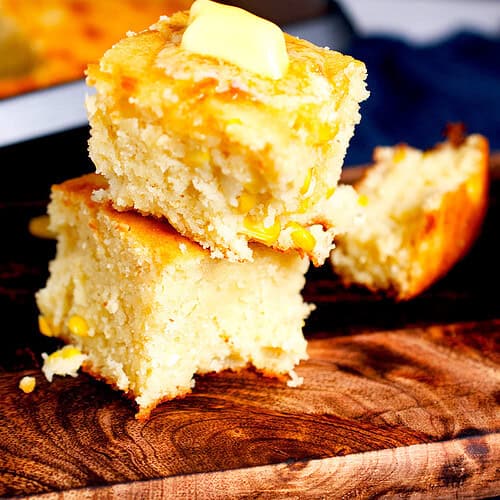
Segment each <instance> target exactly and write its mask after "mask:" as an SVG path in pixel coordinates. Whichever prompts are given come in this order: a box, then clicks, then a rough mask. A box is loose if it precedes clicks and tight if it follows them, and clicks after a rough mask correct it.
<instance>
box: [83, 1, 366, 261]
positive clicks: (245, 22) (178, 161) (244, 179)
mask: <svg viewBox="0 0 500 500" xmlns="http://www.w3.org/2000/svg"><path fill="white" fill-rule="evenodd" d="M226 9H229V10H226ZM231 9H235V8H234V7H229V6H222V5H217V4H216V5H215V6H214V4H213V2H208V1H206V0H205V1H200V0H198V2H195V3H194V4H193V7H192V10H191V13H190V12H187V11H186V12H180V13H177V14H175V15H173V16H172V17H169V18H168V17H163V18H161V19H160V20H159V21H158V23H157V24H155V25H153V26H152V27H151V28H150V29H149V30H147V31H144V32H141V33H138V34H129V36H128V37H127V38H124V39H123V40H121V41H120V42H119V43H117V44H116V45H115V46H114V47H112V48H111V49H110V50H108V51H107V52H106V53H105V54H104V56H103V57H102V59H101V61H100V62H99V64H93V65H90V66H89V69H88V73H87V74H88V83H89V84H90V85H92V86H94V87H95V88H96V95H94V96H91V97H89V98H88V101H87V107H88V110H89V120H90V125H91V139H90V143H89V150H90V156H91V158H92V160H93V162H94V163H95V166H96V170H97V172H98V173H100V174H102V175H104V176H105V177H106V179H107V180H108V182H109V188H108V189H106V190H102V191H101V192H100V194H99V196H100V199H110V200H112V202H113V205H114V207H115V208H116V209H118V210H124V209H131V208H132V209H136V210H138V211H140V212H141V213H143V214H151V215H153V216H156V217H159V218H166V219H168V221H169V222H170V223H171V224H172V226H173V227H174V228H175V229H176V230H177V231H179V232H180V233H182V234H183V235H184V236H186V237H188V238H190V239H192V240H195V241H197V242H198V243H200V244H201V245H202V246H203V247H206V248H209V249H210V250H211V255H212V256H213V257H220V258H227V259H229V260H232V261H248V260H251V259H252V258H255V255H254V251H253V247H252V246H251V245H250V243H251V242H255V241H257V242H260V243H263V244H264V245H267V246H269V247H271V248H273V249H277V250H280V251H288V250H291V249H295V250H298V251H299V252H300V253H301V254H303V255H304V254H306V255H308V256H309V257H310V258H311V259H312V260H313V262H314V263H315V264H316V265H320V264H321V263H323V262H324V260H325V259H326V258H327V256H328V255H329V252H330V250H331V248H332V246H333V239H334V236H335V234H336V233H338V232H342V231H345V229H346V228H347V227H348V226H349V225H350V222H351V215H352V213H353V203H354V200H355V195H354V193H353V192H352V190H351V189H350V187H341V188H338V189H337V183H338V180H339V176H340V172H341V168H342V163H343V159H344V155H345V153H346V149H347V146H348V142H349V140H350V138H351V136H352V135H353V132H354V127H355V125H356V124H357V123H358V122H359V120H360V114H359V102H360V101H362V100H364V99H365V98H366V97H367V95H368V93H367V91H366V88H365V82H364V80H365V77H366V69H365V66H364V64H363V63H361V62H359V61H357V60H355V59H353V58H352V57H349V56H346V55H342V54H340V53H338V52H335V51H332V50H328V49H326V48H319V47H316V46H314V45H313V44H311V43H309V42H307V41H304V40H300V39H297V38H294V37H292V36H289V35H286V34H283V33H282V32H279V36H277V34H276V30H272V29H270V28H269V30H270V31H268V25H265V26H267V27H263V25H262V24H260V23H258V22H257V21H255V20H254V19H253V18H251V19H249V18H247V17H246V16H247V15H248V16H250V14H248V13H246V12H245V11H241V9H236V11H234V10H231ZM190 16H191V17H190ZM218 16H222V21H221V20H220V18H219V17H218ZM253 17H255V16H253ZM224 20H226V21H227V22H225V25H226V26H227V29H228V30H229V31H230V32H231V33H234V36H233V40H234V45H235V47H239V46H241V47H246V48H248V47H249V44H248V43H245V44H244V43H243V42H242V43H239V36H241V37H243V39H244V40H246V39H252V37H253V39H254V40H256V41H255V50H258V51H259V50H260V51H261V52H262V53H260V52H259V53H257V54H256V53H252V52H251V51H250V50H246V49H245V50H239V49H238V50H237V49H235V50H234V51H233V52H231V51H229V52H230V53H229V54H228V51H226V50H222V48H221V46H223V47H227V46H229V47H230V46H231V45H232V40H231V39H228V40H226V41H225V43H224V44H219V46H218V47H217V46H213V45H214V43H215V42H214V43H211V40H212V42H213V37H209V36H208V35H206V38H205V39H203V36H204V35H203V34H204V33H205V34H206V33H208V34H210V33H212V32H213V31H214V30H215V31H217V29H215V28H214V26H215V27H217V26H221V25H223V24H224ZM254 21H255V22H254ZM261 21H263V20H261ZM266 22H267V21H266ZM211 23H213V24H211ZM200 26H201V27H200ZM276 29H278V28H277V27H276ZM193 31H194V35H193V33H192V32H193ZM238 31H241V34H240V35H238V34H237V33H238ZM278 31H279V29H278ZM218 32H219V33H220V36H223V35H224V33H223V31H221V30H220V29H218ZM185 34H186V35H187V34H189V37H186V38H185V37H184V35H185ZM200 37H201V38H200ZM279 37H281V40H282V42H283V44H282V45H280V41H279ZM200 40H201V41H200ZM203 40H205V43H206V45H207V46H208V45H210V47H209V49H207V51H206V53H203V54H202V53H199V52H201V51H202V49H201V48H199V47H200V46H203V43H202V42H203ZM262 40H264V42H263V41H262ZM281 49H283V50H281ZM218 51H219V52H220V56H218V55H217V54H218V53H219V52H218ZM283 51H284V52H283ZM238 58H239V59H238ZM266 58H269V60H267V59H266ZM261 59H266V60H267V62H266V64H264V67H262V66H261V65H259V64H258V61H260V60H261Z"/></svg>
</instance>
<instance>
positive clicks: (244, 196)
mask: <svg viewBox="0 0 500 500" xmlns="http://www.w3.org/2000/svg"><path fill="white" fill-rule="evenodd" d="M255 205H257V197H256V196H255V195H253V194H250V193H247V192H246V191H243V192H242V193H241V194H240V195H239V196H238V210H239V212H240V213H242V214H246V213H248V212H249V211H250V210H252V208H253V207H255Z"/></svg>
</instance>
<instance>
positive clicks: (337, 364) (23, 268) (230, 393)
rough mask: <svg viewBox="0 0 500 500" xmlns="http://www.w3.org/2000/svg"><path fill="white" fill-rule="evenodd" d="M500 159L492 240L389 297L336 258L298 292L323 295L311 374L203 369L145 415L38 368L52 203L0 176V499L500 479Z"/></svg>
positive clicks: (406, 491) (488, 235)
mask: <svg viewBox="0 0 500 500" xmlns="http://www.w3.org/2000/svg"><path fill="white" fill-rule="evenodd" d="M351 172H352V175H353V176H355V175H357V173H356V172H358V171H355V170H352V171H351ZM358 173H359V172H358ZM59 174H61V175H64V174H66V175H65V176H66V177H68V176H69V174H68V173H67V172H63V171H61V172H59V171H58V172H57V173H56V174H54V176H55V177H57V175H59ZM493 174H494V181H493V183H492V189H491V203H490V209H489V212H488V216H487V220H486V222H485V225H484V228H483V231H482V234H481V237H480V239H479V240H478V242H477V244H476V245H475V246H474V248H473V249H472V251H471V252H470V254H469V255H468V256H467V257H466V258H465V259H464V260H463V261H462V262H461V263H459V264H458V265H457V266H456V267H455V268H454V269H453V270H452V272H451V273H450V274H449V275H448V276H446V277H445V278H443V279H442V280H441V281H440V282H439V283H437V284H436V285H435V286H434V287H432V288H431V289H429V290H428V291H427V292H425V293H424V294H423V295H421V296H420V297H417V298H416V299H414V300H412V301H410V302H407V303H401V304H395V303H393V302H391V301H388V300H386V299H384V298H382V297H378V296H376V295H373V294H369V293H367V292H365V291H363V290H357V289H355V288H351V289H344V288H343V287H342V286H341V285H340V283H339V282H338V281H337V280H336V278H335V276H334V275H333V273H332V271H331V269H330V268H329V267H328V266H324V267H322V268H320V269H315V270H311V271H310V272H309V274H308V282H307V285H306V289H305V291H304V294H305V296H306V299H307V300H310V301H313V302H315V303H316V304H317V306H318V309H317V311H315V313H314V314H313V316H312V317H311V318H310V321H309V322H308V324H307V328H306V334H307V336H308V339H309V355H310V359H309V361H307V362H305V363H303V364H301V365H300V367H299V368H298V373H299V375H301V376H303V377H304V384H303V385H302V386H301V387H299V388H288V387H286V386H285V385H283V384H281V383H279V382H277V381H273V380H270V379H265V378H263V377H261V376H259V375H257V374H256V373H254V372H252V371H250V370H249V371H245V372H243V373H239V374H235V373H230V372H228V373H223V374H217V375H208V376H204V377H199V378H198V379H197V384H196V388H195V390H194V392H193V394H192V395H190V396H188V397H186V398H184V399H179V400H175V401H172V402H169V403H165V404H163V405H161V406H160V407H158V408H157V409H156V410H155V411H154V412H153V413H152V416H151V418H150V420H149V421H147V422H138V421H137V420H135V419H134V408H133V407H132V406H131V404H130V403H129V402H128V401H127V400H125V399H124V398H122V397H121V396H120V394H119V393H117V392H114V391H112V390H111V389H110V388H109V387H107V386H106V385H104V384H102V383H100V382H97V381H95V380H93V379H91V378H90V377H88V376H86V375H80V376H79V377H77V378H74V379H73V378H59V377H57V378H56V379H55V381H54V382H53V383H51V384H49V383H48V382H47V381H46V380H45V378H44V377H43V375H42V374H41V372H40V364H41V357H40V354H41V352H43V351H52V350H53V349H54V348H55V347H56V346H57V345H58V344H57V341H55V340H54V339H48V338H45V337H43V336H41V335H39V334H38V333H37V328H36V308H35V305H34V300H33V293H34V291H35V290H36V289H38V288H39V287H40V286H42V285H43V283H44V282H45V279H46V277H47V260H48V259H49V257H50V256H51V255H53V252H54V244H53V242H50V241H43V240H36V239H34V238H32V237H31V236H30V235H29V234H28V233H27V230H26V228H27V223H28V221H29V219H30V217H32V216H34V215H38V214H40V213H42V212H43V210H44V207H45V203H46V200H45V199H44V197H43V194H42V196H40V194H41V193H40V191H42V190H47V189H48V188H47V185H48V183H47V182H46V181H45V180H41V181H40V184H39V185H36V182H35V183H34V184H35V185H34V186H30V188H29V189H27V190H24V191H23V196H18V197H15V196H14V195H13V194H12V193H11V189H12V188H11V189H8V188H7V187H6V186H5V185H4V187H0V196H1V197H2V198H0V200H4V201H0V220H1V223H2V227H3V228H4V234H8V235H9V239H8V243H7V244H3V245H1V248H0V255H1V256H2V260H1V264H0V311H1V317H2V319H3V321H2V330H3V337H4V347H3V349H2V350H1V351H0V400H1V401H2V404H1V407H0V496H2V497H8V496H16V495H18V496H23V495H31V494H36V495H40V498H102V497H106V498H114V497H117V498H123V497H143V498H144V497H146V498H157V497H158V496H166V497H179V498H186V497H188V498H192V497H197V498H255V497H261V498H274V497H276V496H287V497H295V498H317V497H324V498H332V497H335V498H340V497H342V498H369V497H370V498H371V497H379V496H380V497H385V496H388V497H389V496H395V495H399V496H403V497H410V496H421V497H427V496H439V497H456V496H463V497H474V498H479V497H487V496H494V495H495V494H498V493H500V470H499V463H500V435H499V432H500V412H499V403H500V369H499V367H500V349H499V340H500V301H499V294H498V292H497V291H496V290H495V289H494V288H493V290H490V286H489V285H491V284H496V283H498V282H499V281H500V272H499V271H500V270H499V266H498V255H499V250H500V242H499V237H498V227H499V221H500V213H499V211H500V210H499V203H498V201H499V200H500V182H499V180H498V179H499V176H498V174H497V170H496V169H495V168H494V169H493ZM8 175H11V176H15V175H20V174H16V173H9V174H8ZM40 175H42V174H40ZM43 175H44V176H46V173H44V174H43ZM43 179H45V177H43ZM11 180H12V179H11ZM12 185H13V184H12V183H11V184H9V186H10V187H11V186H12ZM46 192H48V190H47V191H46ZM4 241H5V240H4ZM24 375H32V376H34V377H35V378H36V380H37V387H36V390H35V392H33V393H31V394H23V393H22V392H21V391H20V390H19V389H18V383H19V380H20V378H21V377H23V376H24ZM44 493H45V495H44Z"/></svg>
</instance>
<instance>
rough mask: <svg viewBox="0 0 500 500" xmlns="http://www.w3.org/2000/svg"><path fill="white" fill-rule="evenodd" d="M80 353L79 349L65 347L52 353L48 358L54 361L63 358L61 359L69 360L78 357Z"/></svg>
mask: <svg viewBox="0 0 500 500" xmlns="http://www.w3.org/2000/svg"><path fill="white" fill-rule="evenodd" d="M81 354H82V352H81V351H80V349H78V348H77V347H75V346H72V345H66V346H64V347H63V348H62V349H59V350H58V351H55V352H53V353H52V354H51V355H50V356H49V358H50V359H54V358H63V359H70V358H73V357H75V356H80V355H81Z"/></svg>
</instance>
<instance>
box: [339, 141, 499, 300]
mask: <svg viewBox="0 0 500 500" xmlns="http://www.w3.org/2000/svg"><path fill="white" fill-rule="evenodd" d="M455 135H456V134H455ZM451 139H452V137H450V140H448V141H446V142H443V143H441V144H439V145H437V146H436V147H435V148H434V149H431V150H429V151H425V152H424V151H420V150H417V149H414V148H411V147H409V146H407V145H404V144H403V145H398V146H395V147H378V148H376V149H375V152H374V160H375V164H374V165H373V166H372V167H371V168H369V170H368V171H367V173H366V175H365V176H364V178H362V180H361V181H360V182H359V183H358V184H357V185H356V189H357V191H358V192H359V196H360V198H359V201H360V203H361V205H363V210H364V214H363V215H364V217H365V223H364V224H362V225H358V226H356V228H355V230H353V231H351V232H350V233H348V234H345V235H342V236H341V237H339V239H338V242H337V247H336V248H335V249H334V250H333V252H332V255H331V261H332V264H333V267H334V270H335V271H336V273H338V274H339V275H340V276H341V277H342V279H343V281H344V282H345V283H346V284H360V285H364V286H366V287H368V288H369V289H371V290H374V291H375V290H383V291H385V292H387V293H389V294H391V295H393V296H394V297H395V298H396V299H398V300H406V299H410V298H412V297H414V296H415V295H417V294H419V293H420V292H422V291H423V290H424V289H426V288H427V287H429V286H430V285H431V284H432V283H434V282H435V281H436V280H437V279H438V278H439V277H441V276H443V275H444V274H445V273H447V272H448V271H449V270H450V268H451V267H452V266H453V265H454V264H455V263H456V262H457V261H458V260H459V259H460V258H462V257H463V256H464V255H465V253H466V252H467V251H468V249H469V248H470V246H471V245H472V243H473V242H474V240H475V238H476V236H477V234H478V232H479V229H480V226H481V223H482V221H483V218H484V215H485V212H486V207H487V200H488V177H489V176H488V142H487V140H486V139H485V138H484V137H482V136H480V135H470V136H468V137H467V138H465V139H464V140H455V139H456V138H455V139H454V140H451Z"/></svg>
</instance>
